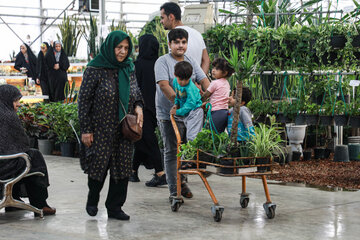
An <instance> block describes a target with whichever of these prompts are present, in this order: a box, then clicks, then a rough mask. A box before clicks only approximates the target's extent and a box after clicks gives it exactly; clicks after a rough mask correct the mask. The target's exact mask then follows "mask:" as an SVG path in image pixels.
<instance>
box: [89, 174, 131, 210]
mask: <svg viewBox="0 0 360 240" xmlns="http://www.w3.org/2000/svg"><path fill="white" fill-rule="evenodd" d="M105 179H106V177H105V178H104V181H102V182H99V181H97V180H94V179H92V178H90V177H88V187H89V194H88V200H87V205H89V206H97V205H98V202H99V199H100V191H101V189H102V188H103V186H104V182H105ZM128 182H129V178H124V179H120V180H118V181H117V182H115V180H114V179H112V178H110V181H109V190H108V194H107V198H106V202H105V206H106V208H107V209H108V210H110V211H117V210H120V209H121V207H122V206H123V205H124V203H125V201H126V196H127V188H128Z"/></svg>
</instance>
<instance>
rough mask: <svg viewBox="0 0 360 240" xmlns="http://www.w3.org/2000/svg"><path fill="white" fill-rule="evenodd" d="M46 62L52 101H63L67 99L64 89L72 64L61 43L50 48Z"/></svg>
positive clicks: (56, 43)
mask: <svg viewBox="0 0 360 240" xmlns="http://www.w3.org/2000/svg"><path fill="white" fill-rule="evenodd" d="M45 62H46V66H47V68H48V76H49V79H48V80H49V86H50V97H51V98H50V101H52V102H58V101H63V100H64V99H65V95H64V88H65V84H66V82H67V73H66V71H67V70H68V68H69V67H70V64H69V59H68V57H67V56H66V54H65V52H64V50H63V48H62V46H61V43H60V42H58V41H55V42H54V45H53V46H50V48H49V50H48V51H47V53H46V55H45Z"/></svg>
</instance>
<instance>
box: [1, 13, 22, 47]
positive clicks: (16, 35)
mask: <svg viewBox="0 0 360 240" xmlns="http://www.w3.org/2000/svg"><path fill="white" fill-rule="evenodd" d="M0 19H1V21H3V22H4V24H5V25H6V26H7V27H8V28H9V29H10V30H11V31H12V32H13V33H14V34H15V36H17V37H18V39H20V41H21V42H22V43H23V42H24V41H23V40H22V39H21V37H19V35H17V34H16V32H15V31H14V30H13V29H12V28H11V27H10V26H9V24H7V23H6V22H5V21H4V19H3V18H2V17H0Z"/></svg>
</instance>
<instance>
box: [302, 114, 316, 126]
mask: <svg viewBox="0 0 360 240" xmlns="http://www.w3.org/2000/svg"><path fill="white" fill-rule="evenodd" d="M318 120H319V115H315V114H306V118H305V121H306V125H317V124H318Z"/></svg>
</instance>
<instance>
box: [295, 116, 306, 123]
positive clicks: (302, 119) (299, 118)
mask: <svg viewBox="0 0 360 240" xmlns="http://www.w3.org/2000/svg"><path fill="white" fill-rule="evenodd" d="M305 123H306V116H305V114H303V113H300V114H298V115H296V117H295V125H304V124H305Z"/></svg>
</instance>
